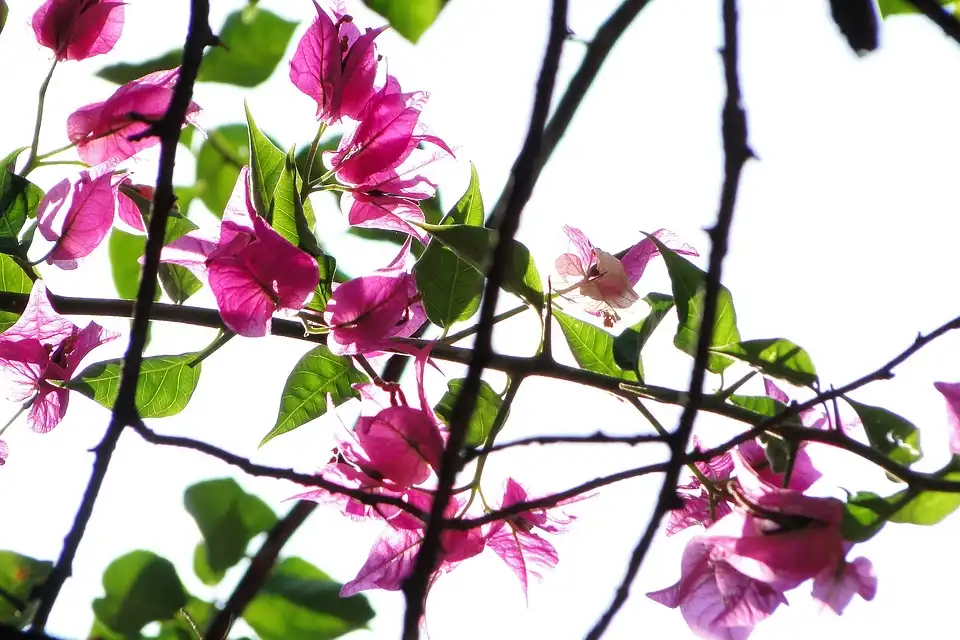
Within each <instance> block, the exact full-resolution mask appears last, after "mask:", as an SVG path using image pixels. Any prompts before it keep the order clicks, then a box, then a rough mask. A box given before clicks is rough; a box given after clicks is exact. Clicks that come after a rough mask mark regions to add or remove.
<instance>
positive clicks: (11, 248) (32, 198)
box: [0, 154, 44, 257]
mask: <svg viewBox="0 0 960 640" xmlns="http://www.w3.org/2000/svg"><path fill="white" fill-rule="evenodd" d="M11 156H13V160H10V161H11V162H13V161H15V159H16V154H11ZM9 157H10V156H8V158H9ZM43 195H44V194H43V190H42V189H41V188H40V187H38V186H37V185H35V184H33V183H32V182H30V181H29V180H27V179H25V178H21V177H20V176H18V175H17V174H15V173H13V172H12V171H9V170H8V169H6V168H4V167H3V166H0V253H9V254H13V255H16V256H20V257H25V256H26V251H27V246H26V245H21V243H20V239H19V237H20V232H21V230H22V229H23V225H24V224H26V222H27V219H28V218H36V217H37V207H38V206H39V205H40V201H41V200H43Z"/></svg>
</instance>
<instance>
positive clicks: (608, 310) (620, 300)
mask: <svg viewBox="0 0 960 640" xmlns="http://www.w3.org/2000/svg"><path fill="white" fill-rule="evenodd" d="M563 231H564V233H566V234H567V237H568V238H570V242H571V243H572V244H573V249H574V250H573V252H572V253H564V254H563V255H561V256H560V257H559V258H557V260H556V262H555V267H556V270H557V272H558V274H559V275H560V278H561V281H562V282H563V283H564V284H565V289H564V290H563V291H562V293H570V294H572V297H573V298H574V299H576V301H577V302H579V303H580V304H581V305H582V307H583V309H584V310H585V311H586V312H587V313H590V314H592V315H595V316H599V317H601V318H603V321H604V324H605V325H606V326H608V327H612V326H613V324H614V323H615V322H617V321H618V320H619V319H620V316H619V314H618V313H617V310H618V309H628V308H630V307H631V306H632V305H633V304H634V303H635V302H636V301H637V300H639V299H640V296H638V295H637V292H636V291H634V290H633V288H634V287H635V286H636V284H637V282H638V281H639V280H640V276H642V275H643V272H644V271H645V270H646V268H647V263H648V262H650V260H652V259H653V258H655V257H657V256H658V255H660V250H659V249H658V248H657V245H656V244H654V242H653V240H651V239H650V238H644V239H643V240H641V241H640V242H638V243H637V244H635V245H633V246H632V247H630V249H628V250H627V252H626V254H625V255H624V256H623V258H622V259H617V257H616V256H614V255H612V254H610V253H607V252H606V251H603V250H602V249H597V248H596V247H594V246H593V243H592V242H590V240H589V239H588V238H587V236H586V235H585V234H584V233H583V232H582V231H580V230H579V229H577V228H575V227H571V226H569V225H566V226H564V227H563ZM653 237H655V238H656V239H657V240H659V241H660V242H662V243H663V244H664V245H666V246H667V247H668V248H670V249H673V250H674V251H676V252H677V253H680V254H683V255H693V256H695V255H699V254H698V253H697V251H696V249H694V248H693V247H692V246H690V245H688V244H686V243H684V242H682V241H681V240H680V239H679V238H678V237H677V236H676V235H675V234H674V233H672V232H670V231H667V230H666V229H660V230H659V231H656V232H654V233H653Z"/></svg>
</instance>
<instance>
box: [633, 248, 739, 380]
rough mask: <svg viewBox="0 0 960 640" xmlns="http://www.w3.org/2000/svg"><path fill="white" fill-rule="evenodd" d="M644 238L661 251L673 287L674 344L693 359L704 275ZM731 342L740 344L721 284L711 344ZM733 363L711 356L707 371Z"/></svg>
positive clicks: (733, 313)
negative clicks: (674, 311)
mask: <svg viewBox="0 0 960 640" xmlns="http://www.w3.org/2000/svg"><path fill="white" fill-rule="evenodd" d="M647 237H648V238H650V240H652V241H653V242H654V243H655V244H656V245H657V248H659V249H660V253H661V254H662V255H663V259H664V262H666V263H667V272H668V273H669V274H670V282H671V284H672V285H673V299H674V301H675V302H676V305H677V316H678V317H679V319H680V325H679V326H678V327H677V334H676V335H675V336H674V338H673V344H674V345H676V347H677V348H678V349H680V350H681V351H683V352H684V353H686V354H688V355H691V356H693V355H695V354H696V352H697V332H698V330H699V327H700V322H701V316H702V314H703V303H704V297H705V293H706V290H705V287H706V277H707V274H706V273H704V272H703V270H701V269H700V268H699V267H697V266H696V265H695V264H693V263H692V262H690V261H689V260H687V259H686V258H684V257H683V256H681V255H679V254H677V253H675V252H674V251H673V250H672V249H668V248H667V247H666V245H664V244H663V243H662V242H660V241H659V240H658V239H656V238H654V237H653V236H649V235H648V236H647ZM733 342H740V332H739V331H738V330H737V312H736V310H735V309H734V308H733V297H732V296H731V295H730V291H729V290H728V289H727V288H726V287H724V286H722V285H721V287H720V294H719V295H718V296H717V313H716V319H715V320H714V322H713V338H712V339H711V341H710V345H711V346H718V345H726V344H731V343H733ZM732 363H733V361H732V360H730V358H727V357H725V356H721V355H715V354H711V355H710V356H709V358H708V359H707V369H708V370H709V371H711V372H712V373H720V372H721V371H723V370H724V369H726V368H727V367H729V366H730V365H731V364H732Z"/></svg>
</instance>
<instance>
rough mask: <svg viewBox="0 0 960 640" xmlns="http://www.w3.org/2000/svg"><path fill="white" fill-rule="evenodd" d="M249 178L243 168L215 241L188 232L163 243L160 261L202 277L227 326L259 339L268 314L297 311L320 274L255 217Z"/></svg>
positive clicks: (199, 232) (200, 233)
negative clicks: (205, 279)
mask: <svg viewBox="0 0 960 640" xmlns="http://www.w3.org/2000/svg"><path fill="white" fill-rule="evenodd" d="M249 180H250V171H249V168H248V167H244V168H243V169H241V170H240V176H239V178H238V179H237V184H236V186H235V187H234V189H233V194H232V195H231V196H230V200H229V202H228V203H227V207H226V209H225V210H224V212H223V219H222V222H221V224H220V234H219V238H213V237H211V236H210V235H209V232H208V231H205V230H197V231H193V232H190V233H188V234H186V235H184V236H182V237H180V238H179V239H177V240H175V241H174V242H172V243H171V244H170V245H168V246H167V247H166V248H165V249H164V252H163V253H162V254H161V260H162V261H164V262H170V263H173V264H179V265H181V266H184V267H187V268H188V269H191V270H192V271H194V272H195V273H197V274H198V275H205V276H206V277H207V279H208V280H209V282H210V288H211V289H212V290H213V295H214V296H215V297H216V299H217V306H218V307H219V309H220V315H221V317H222V318H223V322H224V324H225V325H226V326H227V328H228V329H230V330H231V331H233V332H234V333H237V334H239V335H241V336H247V337H260V336H264V335H266V334H267V333H268V332H269V330H270V318H271V317H273V314H274V313H276V312H277V311H290V312H296V311H299V310H300V309H302V308H303V306H304V305H305V304H306V303H307V302H308V301H309V300H310V297H311V296H312V295H313V292H314V291H315V290H316V288H317V285H318V284H319V282H320V272H319V269H318V268H317V263H316V261H315V260H314V259H313V258H311V257H310V255H309V254H307V253H306V252H304V251H301V250H300V249H298V248H297V247H295V246H293V245H292V244H290V243H289V242H287V241H286V240H285V239H284V238H283V237H282V236H281V235H280V234H279V233H277V232H276V231H274V230H273V229H272V228H270V226H269V225H268V224H267V223H266V222H265V221H264V220H263V219H262V218H260V217H259V216H258V215H257V214H256V211H255V209H254V207H253V203H252V202H251V200H250V186H249V185H250V182H249Z"/></svg>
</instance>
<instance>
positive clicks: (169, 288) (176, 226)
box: [157, 212, 203, 304]
mask: <svg viewBox="0 0 960 640" xmlns="http://www.w3.org/2000/svg"><path fill="white" fill-rule="evenodd" d="M172 214H173V212H171V216H170V217H169V218H167V228H166V233H165V234H164V237H163V242H164V244H170V243H171V242H173V241H174V240H176V239H177V238H179V237H180V236H183V235H185V234H187V233H190V232H191V231H193V230H195V229H196V228H197V225H195V224H194V223H193V222H191V221H190V220H188V219H187V218H184V217H183V216H182V215H172ZM157 275H158V277H159V279H160V286H161V287H163V292H164V293H166V294H167V296H168V297H169V298H170V299H171V300H172V301H173V303H174V304H183V303H184V302H186V301H187V299H188V298H190V296H192V295H193V294H195V293H197V292H198V291H200V289H202V288H203V283H202V282H201V281H200V279H199V278H197V277H196V276H195V275H193V274H192V273H190V270H189V269H187V268H186V267H181V266H180V265H178V264H167V263H163V264H161V265H160V269H159V270H158V271H157Z"/></svg>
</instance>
